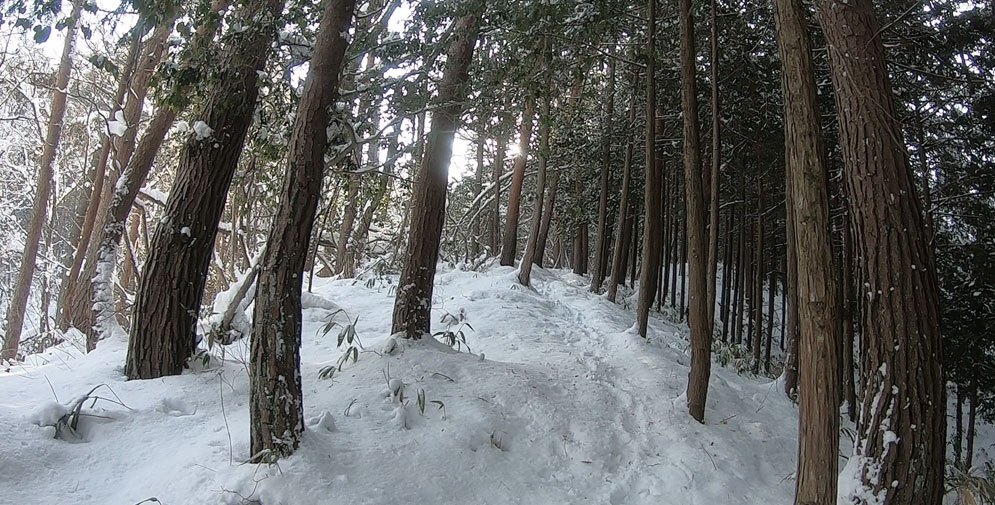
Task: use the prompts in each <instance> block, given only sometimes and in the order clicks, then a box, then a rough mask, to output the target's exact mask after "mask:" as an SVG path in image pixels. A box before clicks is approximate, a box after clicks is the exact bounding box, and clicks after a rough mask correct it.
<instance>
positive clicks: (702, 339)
mask: <svg viewBox="0 0 995 505" xmlns="http://www.w3.org/2000/svg"><path fill="white" fill-rule="evenodd" d="M679 8H680V13H679V15H678V18H679V23H680V31H681V105H682V109H683V114H684V180H685V181H686V182H685V188H684V189H685V193H686V195H687V197H686V201H687V241H688V252H687V256H688V276H689V277H690V281H689V287H688V291H689V295H690V298H689V301H688V303H689V306H688V309H689V310H688V326H689V327H690V329H691V371H690V373H689V374H688V389H687V398H688V409H689V410H690V412H691V417H693V418H694V419H695V420H696V421H698V422H699V423H704V422H705V401H706V398H707V396H708V377H709V375H710V374H711V366H712V358H711V353H712V324H711V321H709V320H708V314H709V310H708V292H707V291H708V289H707V283H708V276H707V269H708V268H707V261H708V241H707V237H706V235H705V194H704V192H703V188H702V181H701V171H702V167H701V142H700V140H699V132H698V97H697V91H696V86H695V49H694V19H693V18H692V15H691V0H680V7H679Z"/></svg>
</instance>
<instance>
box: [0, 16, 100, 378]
mask: <svg viewBox="0 0 995 505" xmlns="http://www.w3.org/2000/svg"><path fill="white" fill-rule="evenodd" d="M82 6H83V0H75V1H74V2H73V10H72V14H70V15H69V25H68V26H67V27H66V41H65V43H64V44H63V46H62V57H61V58H60V59H59V70H58V71H57V72H56V76H55V91H54V92H53V94H52V95H53V96H52V110H51V112H50V114H49V117H48V132H47V133H46V135H45V146H44V148H43V150H42V153H41V160H40V162H39V164H38V183H37V185H36V187H35V197H34V201H33V202H32V205H31V221H29V223H28V230H27V234H26V236H25V239H24V252H23V254H22V256H21V268H20V270H18V273H17V284H15V285H14V294H13V295H12V296H11V298H10V301H9V302H8V305H7V332H6V334H5V335H4V339H3V349H2V350H0V359H14V358H16V357H17V349H18V347H20V345H21V328H22V326H23V325H24V312H25V310H26V309H27V305H28V296H29V295H30V294H31V279H32V278H33V277H34V274H35V263H36V262H37V260H38V245H39V243H40V242H41V229H42V226H44V225H45V216H46V214H47V211H48V199H49V197H50V196H51V193H52V178H53V176H54V173H55V170H54V168H53V165H54V164H55V155H56V154H57V152H58V148H59V140H60V139H61V138H62V118H63V117H64V116H65V114H66V98H67V95H68V92H67V91H66V90H67V89H68V88H67V86H69V74H70V72H71V71H72V68H73V62H72V53H73V46H74V45H75V44H74V43H75V40H76V25H77V22H78V21H79V14H80V9H81V8H82ZM42 317H45V315H44V314H43V315H42Z"/></svg>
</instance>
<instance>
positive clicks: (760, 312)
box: [752, 180, 764, 374]
mask: <svg viewBox="0 0 995 505" xmlns="http://www.w3.org/2000/svg"><path fill="white" fill-rule="evenodd" d="M763 195H764V193H763V183H762V181H761V180H758V181H757V228H756V234H757V235H756V242H755V244H756V245H755V246H754V249H753V258H754V263H755V264H756V266H755V267H754V270H753V330H754V333H753V335H752V338H753V373H755V374H759V373H760V354H761V350H762V349H763V333H764V329H763V328H764V325H763V322H764V309H763V307H764V196H763Z"/></svg>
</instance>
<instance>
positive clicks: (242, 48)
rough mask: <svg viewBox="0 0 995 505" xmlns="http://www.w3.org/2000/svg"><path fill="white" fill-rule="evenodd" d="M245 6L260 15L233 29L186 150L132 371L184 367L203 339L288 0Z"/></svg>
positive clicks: (156, 239)
mask: <svg viewBox="0 0 995 505" xmlns="http://www.w3.org/2000/svg"><path fill="white" fill-rule="evenodd" d="M240 7H241V12H240V14H242V15H241V19H243V20H255V21H254V22H253V23H252V24H251V26H249V27H247V29H246V30H244V31H242V32H240V33H237V34H232V40H231V42H230V45H229V46H228V47H227V48H226V50H225V51H224V53H223V54H222V55H221V57H220V62H219V65H220V73H219V75H224V76H225V78H224V79H218V80H217V81H216V82H214V83H213V86H212V87H211V89H210V90H209V91H208V92H207V96H206V97H205V100H204V106H203V109H202V112H201V113H200V115H199V116H200V117H201V118H203V119H202V121H203V123H204V124H205V125H206V126H207V127H208V128H211V129H212V131H211V133H210V135H209V136H207V137H205V136H203V135H199V134H195V135H191V136H190V137H189V139H188V140H187V141H186V144H185V145H184V148H183V152H182V154H181V155H180V164H179V167H178V169H177V173H176V179H175V180H174V182H173V186H172V188H171V190H170V193H169V199H168V200H167V202H166V209H165V212H164V215H163V218H162V219H161V220H160V223H159V226H157V227H156V232H155V235H154V236H153V238H152V243H151V245H150V249H149V255H148V258H147V259H146V263H145V268H143V272H144V275H143V277H142V282H141V283H140V285H139V289H138V295H137V296H136V299H135V306H134V312H133V313H134V317H133V320H132V325H131V338H130V340H129V342H128V356H127V361H126V364H125V373H126V374H127V375H128V378H129V379H152V378H157V377H162V376H163V375H177V374H179V373H180V372H182V370H183V368H184V366H185V365H186V361H187V359H188V358H189V357H190V355H191V354H192V353H193V351H194V349H195V346H196V339H197V335H196V327H197V319H198V317H199V315H200V304H201V296H202V295H203V292H204V285H205V282H206V280H207V273H208V269H209V267H210V261H211V256H212V249H213V245H214V237H215V235H216V233H217V229H218V221H219V219H220V217H221V212H222V210H223V208H224V204H225V200H226V198H225V197H226V195H227V193H228V187H229V186H230V185H231V180H232V177H233V176H234V173H235V168H236V166H237V164H238V159H239V156H240V155H241V153H242V144H243V142H244V140H245V135H246V132H247V131H248V129H249V126H250V124H251V123H252V113H253V111H254V110H255V105H256V97H257V94H258V86H257V82H258V75H257V72H260V71H262V70H263V67H264V66H265V63H266V59H267V56H268V53H269V46H270V43H271V41H272V40H273V35H274V33H275V25H276V23H275V20H276V18H278V17H279V14H280V11H281V10H282V8H283V2H282V1H281V0H252V1H249V2H246V3H243V4H241V5H240ZM201 132H202V133H203V132H205V131H204V130H203V129H201ZM94 289H98V288H97V287H96V286H94Z"/></svg>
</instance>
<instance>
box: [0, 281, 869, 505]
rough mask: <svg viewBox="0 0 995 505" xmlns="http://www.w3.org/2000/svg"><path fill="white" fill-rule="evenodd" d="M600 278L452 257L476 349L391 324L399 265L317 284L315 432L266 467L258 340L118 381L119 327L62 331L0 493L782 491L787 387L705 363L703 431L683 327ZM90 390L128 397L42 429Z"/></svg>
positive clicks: (207, 496)
mask: <svg viewBox="0 0 995 505" xmlns="http://www.w3.org/2000/svg"><path fill="white" fill-rule="evenodd" d="M588 283H589V280H588V279H586V278H584V277H580V276H576V275H573V274H572V273H569V272H566V271H553V270H546V269H542V268H535V269H534V271H533V277H532V288H530V289H521V288H520V287H519V286H518V284H517V281H516V271H515V270H514V269H512V268H510V267H488V269H486V270H485V271H484V272H474V271H463V270H448V269H445V268H440V273H439V274H438V275H437V277H436V287H435V295H434V297H433V299H432V300H431V303H432V307H433V311H434V312H433V313H434V317H433V321H434V325H435V326H434V329H435V330H440V329H442V327H443V324H441V323H439V322H438V321H439V317H440V316H441V315H442V314H445V313H446V312H448V313H453V314H456V313H460V311H461V310H462V311H463V312H464V313H465V314H466V321H467V322H468V323H469V324H470V325H472V327H473V330H474V331H469V330H468V331H467V343H468V344H470V348H471V349H472V350H473V353H472V354H471V353H469V352H457V351H456V350H454V349H452V348H450V347H448V346H446V345H444V344H442V343H440V342H438V341H436V340H433V339H425V340H421V341H410V340H407V339H403V338H398V337H396V336H391V335H390V328H391V317H390V315H391V313H392V306H393V301H394V290H392V289H391V286H396V284H397V279H396V277H395V278H391V279H383V278H373V279H371V282H366V279H363V280H361V281H359V282H356V281H354V280H352V279H344V280H328V279H320V278H316V279H315V285H314V293H313V294H310V295H306V296H305V300H306V302H305V304H304V305H305V307H306V308H305V309H304V314H303V316H304V317H303V318H302V319H303V330H302V353H301V365H302V378H303V386H304V404H305V407H304V408H305V417H304V418H305V420H306V425H307V430H306V431H305V433H304V436H303V440H302V444H301V447H300V449H298V451H297V452H296V453H295V454H294V455H293V456H291V457H290V458H287V459H285V460H281V461H280V462H279V464H278V465H272V466H267V465H252V464H244V463H243V462H244V461H246V460H247V459H248V458H249V440H248V439H249V437H248V423H249V408H248V394H249V380H248V375H247V374H248V367H247V364H246V363H247V360H248V359H249V352H248V341H247V339H243V340H239V341H236V342H235V343H233V344H231V345H228V346H220V345H215V346H214V348H213V349H212V351H211V354H212V356H213V357H212V359H211V360H210V361H209V362H208V363H207V365H206V366H205V365H204V364H203V363H202V362H201V361H200V360H196V361H195V362H192V363H191V369H190V370H188V371H186V372H185V373H184V374H183V375H180V376H175V377H166V378H162V379H156V380H147V381H126V380H125V377H124V375H123V371H122V364H123V363H124V358H125V354H126V352H127V343H126V342H125V341H124V340H123V339H118V338H112V339H108V340H105V341H102V342H101V343H100V345H99V346H98V348H97V350H96V351H94V352H93V353H90V354H88V355H84V354H83V353H82V351H81V348H80V347H78V346H74V345H72V344H70V343H66V344H62V345H60V346H58V347H55V348H52V349H49V350H48V351H46V352H45V353H43V354H38V355H34V356H30V357H29V358H28V359H27V360H26V361H25V363H23V364H22V365H19V366H17V367H12V368H11V369H10V371H9V372H0V438H2V439H3V440H6V441H8V442H7V444H5V448H4V450H3V451H0V468H3V469H4V472H2V473H0V488H2V489H4V490H5V491H4V493H3V494H2V495H0V496H2V498H0V501H2V502H3V503H16V504H20V503H138V502H140V501H142V500H146V499H148V498H150V497H155V498H156V499H157V500H159V501H160V502H161V503H216V504H238V503H246V502H255V501H258V502H260V503H265V504H283V505H296V504H311V503H355V504H364V503H367V504H373V503H376V504H394V503H432V504H450V503H451V504H464V503H488V504H496V505H504V504H513V503H536V504H568V503H569V504H573V503H592V504H616V505H617V504H626V505H628V504H633V505H640V504H659V503H722V504H728V505H737V504H743V505H746V504H751V505H752V504H756V503H771V504H773V503H790V502H791V499H792V495H793V492H794V486H795V483H794V479H793V474H794V470H795V457H796V456H795V455H796V444H797V422H798V418H797V410H796V407H795V406H794V405H793V404H792V403H791V402H790V401H789V400H788V399H787V398H785V397H784V395H783V394H781V387H780V385H779V383H778V382H776V381H774V382H772V381H770V380H767V379H763V378H756V377H752V376H746V375H739V374H737V373H736V371H735V370H733V369H730V368H723V367H719V366H713V368H712V376H711V388H710V391H709V395H708V405H707V411H706V422H707V423H706V424H704V425H702V424H698V423H697V422H695V421H694V420H693V419H691V417H690V416H689V415H688V413H687V406H686V401H682V398H683V395H684V391H685V387H686V381H687V374H688V366H687V363H688V362H689V359H688V353H689V348H688V342H687V339H686V333H687V331H686V327H684V326H680V327H678V326H675V325H672V324H670V323H668V322H667V321H665V320H664V319H662V318H661V317H659V316H658V315H657V314H654V315H653V316H652V317H651V319H650V325H649V339H648V340H647V339H643V338H641V337H639V336H638V335H636V334H633V333H632V332H630V331H628V330H629V328H630V327H631V326H632V321H633V313H632V311H631V309H627V308H625V307H624V306H620V305H615V304H612V303H610V302H608V301H606V300H605V298H604V297H603V296H600V295H595V294H592V293H590V292H588V291H587V286H588ZM337 310H342V311H344V312H345V314H347V315H348V316H346V315H342V316H341V317H342V318H343V320H344V319H346V318H351V320H356V321H357V322H356V332H357V334H358V336H359V338H361V339H362V341H363V345H364V350H363V351H361V352H360V354H359V360H358V362H356V363H355V364H354V363H353V362H352V361H351V360H349V361H348V362H347V363H346V364H345V365H344V367H343V369H342V371H341V372H336V373H335V374H334V375H333V377H332V378H330V379H322V378H319V377H318V375H319V371H321V370H322V369H324V368H326V367H328V366H329V365H335V364H336V363H337V362H338V359H339V357H340V356H341V355H342V353H343V352H344V348H337V347H336V336H337V332H336V331H331V332H328V333H324V332H322V331H321V329H322V326H324V324H325V323H326V322H327V321H328V317H329V316H330V315H331V314H334V313H335V311H337ZM356 318H358V319H356ZM77 345H78V344H77ZM202 345H203V344H202ZM374 350H376V351H374ZM381 350H382V351H384V352H380V351H381ZM464 350H465V348H464ZM485 354H486V359H483V357H484V355H485ZM98 384H106V385H107V388H106V389H105V388H101V389H100V390H99V391H100V394H101V395H102V396H105V397H110V398H114V396H113V395H116V396H117V397H119V398H120V402H121V404H123V405H118V404H115V403H110V402H103V401H102V402H100V403H99V404H98V405H97V407H96V408H97V409H98V410H97V411H96V412H95V411H93V410H91V403H90V402H87V403H86V404H85V405H84V408H83V411H82V413H83V414H88V413H97V414H99V415H100V416H101V417H100V418H88V419H87V421H86V422H81V424H80V427H79V430H78V431H79V434H80V436H81V438H82V439H83V440H84V441H85V442H86V443H77V444H69V443H66V442H64V441H62V440H57V439H54V438H53V434H54V431H53V430H52V428H51V427H48V428H42V427H39V426H38V424H39V423H38V422H36V421H37V420H42V421H51V420H52V419H53V418H54V417H55V416H57V415H59V414H60V413H64V412H65V410H64V409H65V407H66V404H57V403H54V404H53V398H73V397H79V396H80V395H82V394H84V393H86V392H88V391H90V389H92V388H93V387H94V386H95V385H98ZM53 393H54V395H53ZM112 393H113V395H112ZM69 405H71V404H69ZM42 424H44V423H42ZM855 460H856V458H851V464H853V463H854V461H855ZM847 468H849V466H848V467H847ZM845 473H846V472H845V471H844V474H845ZM847 482H849V481H846V482H842V483H843V484H846V483H847ZM14 483H18V484H16V485H15V484H14ZM24 483H30V484H24ZM858 484H859V482H858ZM843 495H844V494H843V491H842V490H841V496H843ZM330 496H334V499H333V500H331V501H330ZM4 500H6V501H4Z"/></svg>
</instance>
